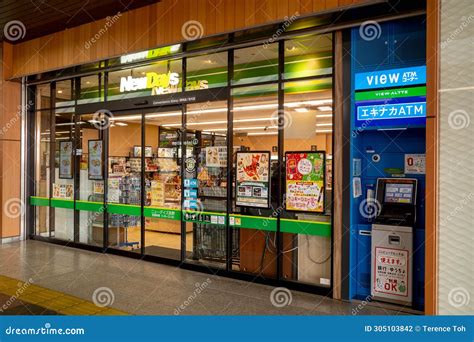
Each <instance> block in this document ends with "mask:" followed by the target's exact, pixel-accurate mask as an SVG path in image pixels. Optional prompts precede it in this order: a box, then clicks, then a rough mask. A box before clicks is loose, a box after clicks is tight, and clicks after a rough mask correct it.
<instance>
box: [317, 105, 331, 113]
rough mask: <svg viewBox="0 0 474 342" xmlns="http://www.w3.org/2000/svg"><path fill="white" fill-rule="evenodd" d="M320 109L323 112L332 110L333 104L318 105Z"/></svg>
mask: <svg viewBox="0 0 474 342" xmlns="http://www.w3.org/2000/svg"><path fill="white" fill-rule="evenodd" d="M317 108H318V110H319V111H321V112H327V111H330V110H332V107H331V106H319V107H317Z"/></svg>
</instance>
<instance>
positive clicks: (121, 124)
mask: <svg viewBox="0 0 474 342" xmlns="http://www.w3.org/2000/svg"><path fill="white" fill-rule="evenodd" d="M115 124H116V125H117V126H128V124H126V123H125V122H116V123H115Z"/></svg>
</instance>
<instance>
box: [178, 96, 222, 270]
mask: <svg viewBox="0 0 474 342" xmlns="http://www.w3.org/2000/svg"><path fill="white" fill-rule="evenodd" d="M186 122H187V130H188V133H187V136H186V138H185V151H186V152H185V160H184V164H185V175H184V189H183V192H184V198H183V209H184V214H183V219H184V221H185V222H186V230H187V231H188V230H192V232H193V244H192V254H191V255H190V256H188V257H187V259H188V260H189V261H193V262H199V263H202V264H211V265H213V266H216V267H225V261H226V216H225V214H226V210H227V102H226V101H220V102H208V103H204V104H201V103H199V104H192V105H188V106H187V111H186Z"/></svg>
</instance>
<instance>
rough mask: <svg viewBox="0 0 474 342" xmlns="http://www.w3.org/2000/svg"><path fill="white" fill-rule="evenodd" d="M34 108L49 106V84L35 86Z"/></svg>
mask: <svg viewBox="0 0 474 342" xmlns="http://www.w3.org/2000/svg"><path fill="white" fill-rule="evenodd" d="M35 104H36V109H37V110H40V109H45V108H51V85H50V84H49V83H46V84H38V85H37V86H36V102H35Z"/></svg>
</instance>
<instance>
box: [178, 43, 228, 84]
mask: <svg viewBox="0 0 474 342" xmlns="http://www.w3.org/2000/svg"><path fill="white" fill-rule="evenodd" d="M225 86H227V52H220V53H213V54H209V55H203V56H197V57H190V58H188V59H187V60H186V91H190V90H201V89H208V88H217V87H225Z"/></svg>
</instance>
